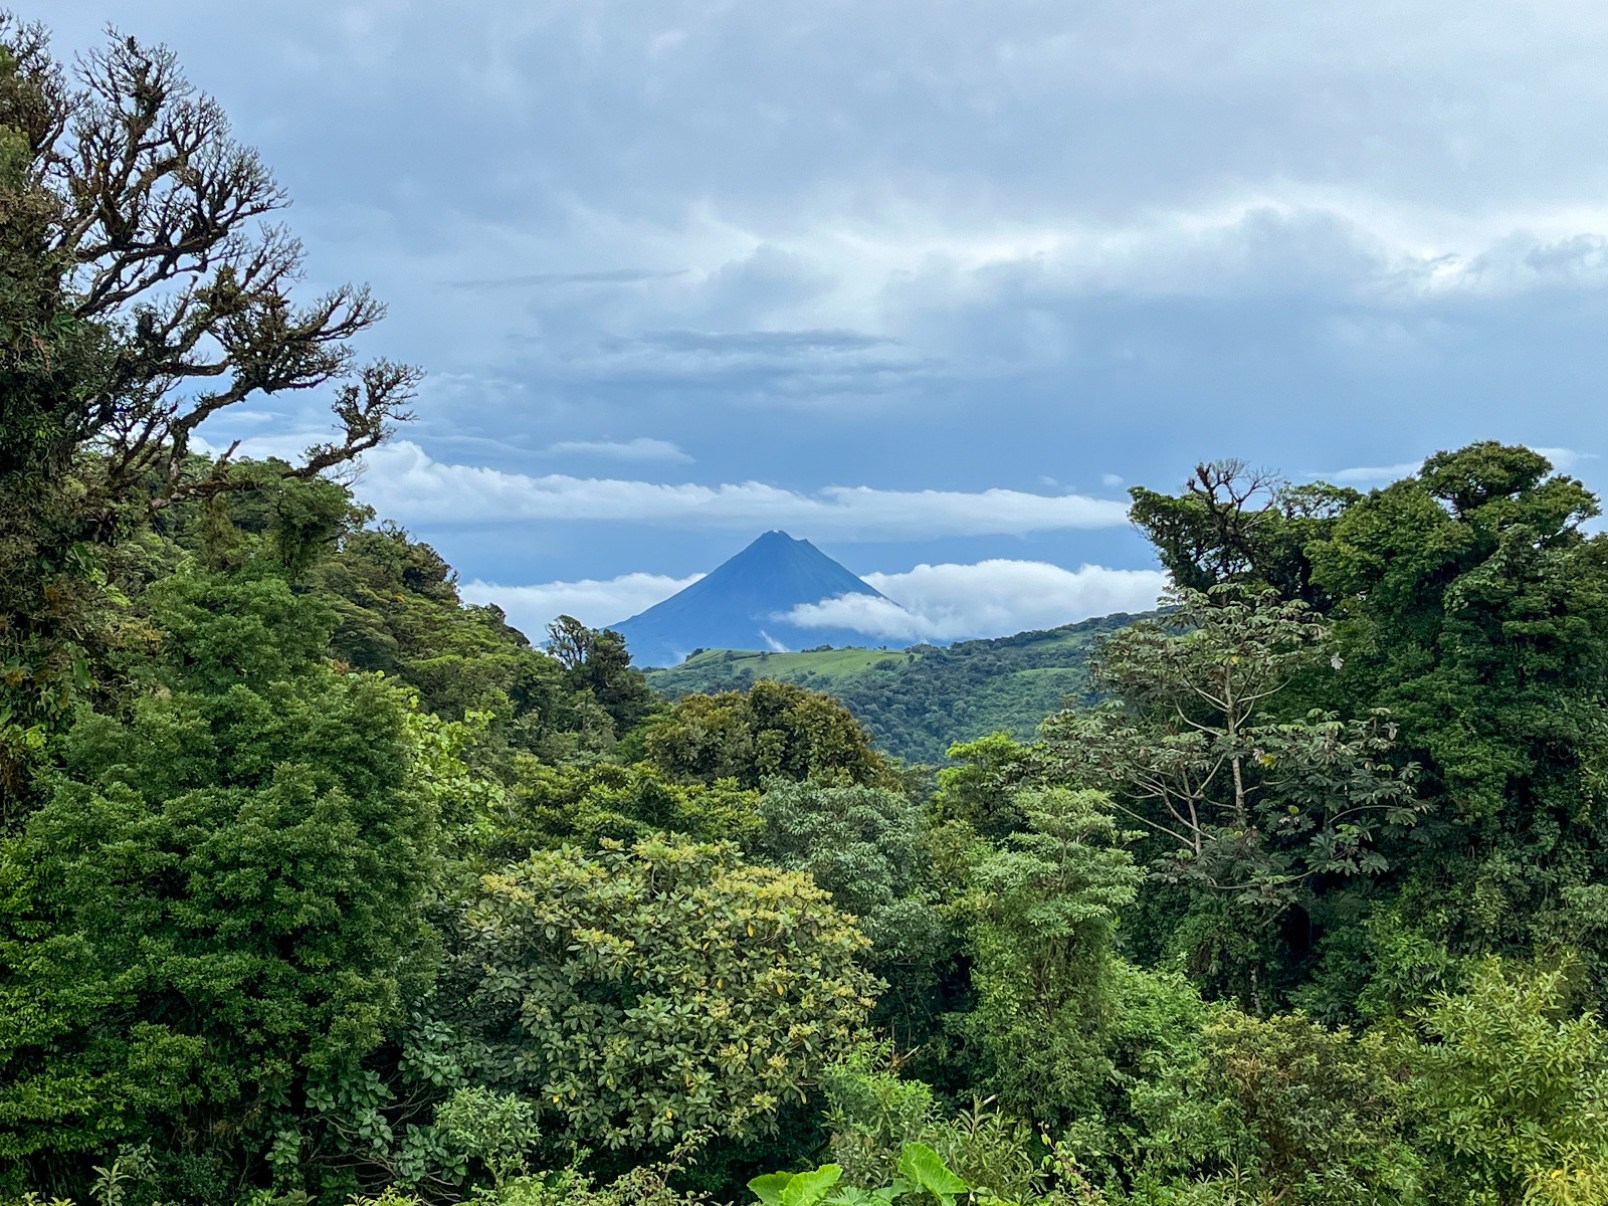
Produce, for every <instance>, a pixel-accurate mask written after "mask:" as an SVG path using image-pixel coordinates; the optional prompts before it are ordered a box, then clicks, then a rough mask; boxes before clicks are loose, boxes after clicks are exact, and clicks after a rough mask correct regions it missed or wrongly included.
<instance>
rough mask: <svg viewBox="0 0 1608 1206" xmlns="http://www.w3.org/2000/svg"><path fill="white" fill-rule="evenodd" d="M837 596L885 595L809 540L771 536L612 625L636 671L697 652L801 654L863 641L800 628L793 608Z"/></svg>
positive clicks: (840, 633)
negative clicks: (793, 620) (788, 617)
mask: <svg viewBox="0 0 1608 1206" xmlns="http://www.w3.org/2000/svg"><path fill="white" fill-rule="evenodd" d="M839 595H872V596H874V597H876V598H882V597H883V596H882V595H881V594H880V593H879V592H878V591H876V590H874V589H872V588H871V587H870V586H868V585H866V583H864V582H862V581H861V580H860V579H859V578H857V577H855V576H854V575H853V574H852V573H850V572H849V571H848V570H846V569H844V568H843V566H841V565H839V564H838V563H837V562H836V561H833V560H832V558H830V557H828V556H827V555H826V554H825V553H823V552H821V550H820V549H818V548H816V547H815V546H814V545H813V544H811V543H810V542H809V541H807V540H794V539H793V538H792V537H791V536H789V535H788V534H787V533H786V532H766V533H765V534H764V535H763V536H761V537H760V538H759V539H757V540H755V541H754V542H753V543H752V544H750V545H749V546H748V547H747V548H745V549H744V550H743V551H742V552H740V553H738V554H737V555H736V556H735V557H732V558H731V559H730V560H728V561H726V562H724V563H723V564H722V565H721V566H720V567H719V568H717V569H716V570H714V571H713V572H711V573H709V574H707V575H706V576H704V577H703V578H700V579H699V580H698V581H697V582H694V583H693V584H692V585H691V586H689V587H687V588H686V589H685V590H683V591H681V592H679V593H678V594H675V595H672V596H671V597H670V598H668V599H666V600H664V601H663V602H662V603H656V604H655V605H654V606H652V607H650V608H648V610H647V611H644V612H642V613H641V614H639V615H634V616H632V617H631V618H630V619H629V620H624V621H622V622H621V623H618V624H611V625H609V627H611V628H613V629H615V630H616V631H617V632H619V633H620V634H621V635H622V636H624V637H625V641H626V646H627V647H628V648H629V649H630V650H631V657H632V659H633V660H634V661H635V662H636V664H637V665H639V666H668V665H673V664H674V663H676V662H679V661H680V660H681V659H682V658H684V657H686V656H687V655H688V654H689V653H691V652H692V651H693V650H695V649H711V648H717V647H718V648H727V649H801V648H807V647H810V646H814V645H821V644H831V645H846V644H851V643H853V642H856V641H859V642H862V643H863V642H864V640H865V636H864V634H863V633H856V632H851V631H848V630H841V631H840V630H835V629H825V628H800V627H797V626H795V625H792V624H789V623H788V622H787V621H786V620H784V619H782V618H781V617H782V616H785V615H786V614H787V613H788V612H790V611H792V610H793V608H795V607H798V606H799V605H801V604H805V603H818V602H820V601H821V600H822V599H831V598H836V597H837V596H839Z"/></svg>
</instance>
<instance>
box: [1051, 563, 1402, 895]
mask: <svg viewBox="0 0 1608 1206" xmlns="http://www.w3.org/2000/svg"><path fill="white" fill-rule="evenodd" d="M1175 603H1176V610H1175V611H1173V612H1172V614H1170V615H1169V616H1168V617H1167V618H1166V619H1165V620H1158V621H1145V622H1141V623H1138V624H1135V625H1134V626H1133V627H1131V628H1129V629H1127V630H1125V631H1124V632H1121V633H1119V634H1117V635H1116V636H1114V637H1112V638H1111V640H1110V641H1109V643H1108V644H1107V646H1106V649H1105V652H1104V655H1103V658H1102V660H1101V662H1100V664H1099V666H1098V669H1097V678H1098V681H1099V682H1100V683H1101V684H1102V685H1103V686H1104V687H1105V688H1106V689H1107V690H1108V691H1110V692H1111V694H1112V695H1113V696H1114V697H1115V698H1113V699H1112V700H1111V701H1110V702H1109V703H1108V704H1106V705H1105V706H1103V707H1101V708H1098V709H1094V710H1091V711H1088V712H1081V713H1080V712H1064V713H1062V714H1061V715H1059V716H1057V717H1055V718H1053V719H1052V720H1051V721H1050V722H1049V724H1048V725H1047V727H1046V739H1047V742H1048V746H1049V749H1050V751H1051V754H1052V757H1054V758H1055V759H1056V760H1057V763H1058V765H1059V767H1060V768H1061V770H1062V771H1063V773H1065V774H1067V775H1069V776H1070V777H1072V778H1073V779H1075V780H1077V781H1080V782H1087V783H1089V784H1090V785H1091V786H1098V787H1100V788H1102V789H1106V790H1109V791H1111V792H1112V800H1113V804H1114V806H1115V807H1116V808H1117V810H1118V811H1119V812H1120V813H1121V814H1122V816H1124V817H1125V818H1126V819H1128V820H1131V821H1133V822H1136V823H1138V824H1139V825H1142V826H1144V827H1145V829H1146V830H1147V831H1148V833H1149V834H1150V835H1151V837H1152V838H1153V839H1156V844H1157V845H1158V847H1159V849H1161V850H1162V851H1164V853H1163V854H1162V855H1161V856H1160V858H1159V859H1158V860H1157V864H1156V865H1157V868H1158V870H1160V871H1161V872H1162V873H1163V874H1164V875H1165V876H1166V877H1167V878H1169V879H1171V880H1173V881H1175V882H1185V883H1192V884H1196V885H1199V886H1202V887H1205V888H1207V889H1209V890H1211V891H1212V892H1218V893H1234V894H1237V895H1239V896H1241V897H1242V898H1244V899H1246V900H1249V901H1254V902H1256V903H1257V904H1259V905H1263V906H1266V907H1268V908H1271V909H1273V910H1275V911H1277V910H1280V909H1283V908H1286V907H1288V906H1289V905H1290V904H1292V903H1294V902H1295V901H1296V900H1297V899H1298V898H1299V895H1300V893H1301V891H1302V890H1303V886H1304V885H1305V884H1306V883H1307V882H1308V881H1309V880H1311V879H1313V878H1314V877H1316V876H1320V875H1346V876H1349V875H1357V874H1371V873H1377V872H1379V871H1381V870H1383V869H1384V867H1385V863H1384V859H1383V857H1382V856H1381V855H1380V854H1379V853H1378V852H1377V851H1376V850H1375V849H1374V848H1373V846H1374V840H1375V836H1376V834H1377V832H1378V831H1379V830H1380V829H1382V828H1384V827H1386V826H1403V825H1410V824H1412V823H1413V821H1414V819H1415V817H1416V815H1417V810H1416V808H1415V806H1414V804H1413V800H1412V793H1411V789H1410V774H1408V773H1406V772H1397V771H1395V770H1393V769H1392V768H1391V767H1390V765H1389V764H1388V763H1387V762H1386V761H1385V759H1386V756H1387V755H1388V754H1389V752H1390V750H1391V749H1392V747H1393V744H1394V740H1395V728H1394V726H1393V725H1392V724H1390V722H1389V721H1388V720H1387V719H1386V718H1385V717H1384V716H1382V715H1374V716H1370V717H1368V718H1367V719H1364V720H1351V721H1342V720H1339V719H1338V718H1336V717H1335V716H1333V715H1325V714H1313V715H1309V716H1306V717H1302V718H1300V719H1298V720H1294V721H1279V720H1278V719H1277V718H1276V713H1275V712H1274V706H1275V705H1274V702H1273V701H1274V700H1275V698H1276V697H1277V696H1278V695H1279V694H1280V692H1282V691H1284V690H1285V688H1287V687H1288V686H1289V685H1290V683H1291V682H1292V680H1293V679H1294V678H1295V676H1296V675H1297V674H1299V673H1300V672H1301V671H1302V670H1303V669H1304V668H1306V667H1308V666H1310V665H1311V664H1312V663H1313V662H1314V661H1315V660H1317V659H1318V658H1320V657H1321V653H1322V648H1321V646H1322V642H1323V641H1324V640H1325V638H1326V635H1327V634H1326V630H1325V629H1324V627H1323V626H1322V625H1320V624H1318V623H1317V622H1316V621H1315V620H1314V618H1313V616H1312V615H1311V613H1310V611H1309V610H1308V609H1307V608H1306V607H1305V606H1304V605H1302V604H1300V603H1291V602H1284V601H1281V600H1279V599H1277V598H1276V597H1275V596H1273V595H1271V594H1270V593H1252V592H1247V591H1244V590H1240V589H1238V588H1235V587H1230V586H1219V587H1215V588H1213V590H1212V591H1211V593H1209V594H1202V593H1200V592H1194V591H1180V592H1178V594H1177V595H1176V596H1175Z"/></svg>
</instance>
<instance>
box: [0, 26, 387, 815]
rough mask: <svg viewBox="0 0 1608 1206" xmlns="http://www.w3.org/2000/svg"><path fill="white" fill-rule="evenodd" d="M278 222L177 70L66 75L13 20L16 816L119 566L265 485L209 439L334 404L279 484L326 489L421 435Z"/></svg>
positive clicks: (0, 414) (5, 703) (225, 131)
mask: <svg viewBox="0 0 1608 1206" xmlns="http://www.w3.org/2000/svg"><path fill="white" fill-rule="evenodd" d="M285 204H286V197H285V195H284V193H283V192H282V190H281V189H280V188H279V186H278V185H277V184H276V183H275V181H274V179H273V177H272V175H271V174H270V173H269V171H268V169H267V168H266V167H265V166H264V165H263V163H262V162H261V160H260V159H259V158H258V157H257V155H256V153H255V152H253V151H251V150H250V149H249V148H246V147H244V146H242V145H240V144H239V143H237V142H236V141H234V139H233V138H232V137H231V136H230V133H229V124H228V120H227V118H226V117H225V115H224V113H223V111H222V109H221V108H220V107H219V106H218V105H217V103H216V102H215V101H213V100H212V99H210V98H209V97H207V96H205V95H202V94H199V93H197V92H196V91H195V90H194V88H193V87H192V86H191V85H190V84H189V82H188V81H187V80H186V79H185V77H184V75H183V73H182V72H181V71H180V69H179V67H178V64H177V62H176V60H175V59H174V56H173V55H172V53H171V52H169V51H168V50H166V49H164V48H161V47H147V46H144V45H142V44H141V43H140V42H138V41H137V40H136V39H134V38H124V37H120V36H114V37H112V38H111V39H110V40H109V41H108V43H107V45H106V46H105V47H104V48H102V49H100V50H98V51H94V52H91V53H90V54H88V55H87V56H85V57H84V58H83V59H82V60H81V61H80V63H79V65H78V67H77V69H76V71H75V72H73V73H72V74H71V75H69V73H67V72H65V71H64V70H63V69H62V67H61V66H60V64H59V63H58V62H57V61H56V60H55V58H54V57H53V56H52V54H51V51H50V47H49V41H48V37H47V35H46V33H45V31H44V30H43V28H42V27H40V26H38V25H29V24H25V23H23V22H21V21H19V20H18V19H17V18H16V17H15V16H14V15H13V14H11V13H10V12H6V11H0V264H3V265H4V266H3V267H0V395H3V396H4V398H5V406H4V408H3V409H0V666H3V667H4V674H3V675H0V808H7V807H9V808H10V809H11V810H12V811H17V809H16V808H15V804H16V802H17V801H19V800H20V799H21V797H22V796H23V795H25V794H26V791H27V784H28V782H29V780H30V778H31V775H32V771H33V769H34V768H35V767H36V763H37V761H38V759H37V754H38V751H39V750H40V749H41V748H42V745H43V742H44V741H45V740H46V739H47V738H48V737H49V736H50V735H51V734H52V733H54V732H58V731H59V730H60V729H61V727H62V726H63V725H64V724H66V723H68V721H69V720H70V714H71V710H72V703H73V700H74V699H75V698H76V697H77V696H79V695H81V694H82V693H83V692H84V691H86V690H87V689H89V688H90V686H91V683H92V674H91V669H90V667H91V664H92V663H95V662H98V661H99V660H100V659H101V658H102V657H103V656H104V655H105V653H106V646H108V645H109V644H111V643H112V642H114V641H115V639H116V633H115V625H113V624H112V623H111V622H110V620H109V619H108V618H107V616H106V615H105V614H104V612H105V610H106V609H105V608H103V607H102V606H101V605H102V604H103V603H111V604H115V603H116V600H117V598H118V592H117V590H116V586H117V583H116V578H117V566H116V564H115V559H113V558H111V557H110V556H109V550H110V547H111V546H112V545H113V544H114V543H115V542H116V541H117V540H118V539H119V538H120V537H122V536H124V535H126V534H127V533H128V532H129V531H132V530H137V529H138V528H140V527H142V526H143V525H144V524H146V523H147V522H149V520H150V518H151V516H152V515H154V514H156V513H158V512H160V511H161V510H163V509H165V508H167V507H169V506H171V505H173V504H174V503H176V502H178V501H180V500H182V499H185V498H193V497H206V496H210V495H214V494H216V493H218V492H221V491H225V490H233V489H242V488H247V487H248V486H249V485H250V484H251V483H250V482H248V481H247V479H245V478H242V477H237V476H236V475H235V474H234V473H233V472H232V453H233V451H234V449H233V448H232V447H231V448H230V449H228V450H226V451H225V452H224V453H223V454H222V455H221V456H219V457H216V458H211V459H209V458H207V457H202V456H197V455H194V448H195V445H196V438H197V435H198V432H199V429H200V428H201V426H202V424H204V423H205V422H207V421H208V420H209V419H211V418H212V417H214V416H216V415H218V414H220V413H222V412H224V411H226V410H228V409H229V408H231V407H234V406H237V405H239V404H241V403H245V402H249V401H251V400H252V399H255V398H259V397H262V396H265V395H271V394H275V393H281V392H285V391H302V390H311V389H318V388H322V387H326V386H328V387H330V388H332V390H333V399H332V402H331V410H332V413H333V415H334V419H335V429H336V430H335V433H334V436H333V438H332V439H331V440H329V441H326V442H323V443H320V444H317V445H316V446H314V447H313V448H310V449H308V451H307V453H306V455H305V456H304V457H303V458H302V459H301V461H300V462H299V463H297V464H294V465H293V464H289V463H281V465H280V469H279V471H280V472H281V473H283V474H285V475H288V476H293V477H300V478H311V477H314V476H316V475H317V474H319V473H322V472H324V471H325V470H328V469H331V468H334V467H337V466H339V465H342V464H344V463H346V462H348V461H350V460H351V459H352V458H353V457H355V456H357V455H359V454H361V453H362V452H364V451H365V450H367V449H369V448H372V447H374V445H375V444H377V443H378V442H379V441H380V440H382V439H383V438H385V436H386V435H387V433H388V432H389V431H390V429H391V426H392V424H393V423H394V422H395V421H396V420H398V419H401V418H405V417H406V412H405V409H404V408H405V406H406V404H407V402H408V400H409V398H410V397H411V395H412V392H413V389H414V387H415V385H416V383H417V381H418V380H419V374H418V372H417V370H415V369H414V368H412V367H409V366H407V365H401V364H394V363H391V362H388V361H383V360H381V361H375V362H372V363H369V364H366V365H361V366H359V365H358V364H357V362H356V360H355V357H354V353H353V351H352V340H353V338H354V337H355V336H357V335H359V334H360V333H361V332H363V331H364V330H366V329H367V328H369V327H370V326H372V325H373V324H374V323H375V322H376V321H377V320H378V319H379V318H380V317H381V315H382V314H383V307H382V306H380V304H379V303H378V302H377V301H375V300H374V298H373V297H372V296H371V295H370V294H369V292H368V290H367V289H366V288H362V287H353V286H339V287H337V288H335V289H334V290H332V291H330V292H329V293H327V294H325V295H323V296H321V297H315V298H300V297H299V296H298V292H297V288H296V287H297V284H298V282H299V281H300V279H301V277H302V275H303V267H304V257H303V252H302V248H301V245H300V244H299V243H297V242H296V240H295V239H294V238H293V237H292V236H291V235H290V234H289V233H288V232H287V231H286V230H285V228H284V227H282V226H280V225H278V224H276V223H274V222H273V220H272V218H273V215H274V214H275V212H276V211H278V210H279V209H281V208H283V207H284V206H285Z"/></svg>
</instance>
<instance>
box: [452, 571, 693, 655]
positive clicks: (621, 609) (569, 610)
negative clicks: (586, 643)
mask: <svg viewBox="0 0 1608 1206" xmlns="http://www.w3.org/2000/svg"><path fill="white" fill-rule="evenodd" d="M702 577H703V575H702V574H693V575H691V576H690V577H687V578H672V577H670V576H669V575H667V574H641V573H638V574H621V575H620V576H619V577H618V578H605V579H596V578H582V579H580V580H579V581H576V582H544V583H542V584H540V585H538V586H499V585H497V584H496V583H494V582H482V581H480V580H479V579H478V578H477V579H476V580H475V581H473V582H470V583H468V584H467V585H465V586H461V587H459V592H458V593H459V594H461V595H462V596H463V597H464V599H465V600H466V601H467V602H470V603H495V604H496V605H497V606H498V607H500V608H502V609H503V611H505V612H507V613H508V622H509V623H510V624H512V625H513V626H514V627H515V628H517V629H519V630H520V631H521V632H523V633H524V634H525V635H526V636H528V637H530V638H531V639H532V640H539V639H541V637H542V634H543V631H544V630H545V629H546V627H547V625H548V624H549V623H550V622H551V621H552V620H554V619H555V618H557V617H558V616H561V615H563V616H574V617H575V618H576V619H577V620H579V621H580V622H581V623H583V624H585V625H587V626H588V627H592V628H597V627H601V626H602V625H604V624H615V623H618V622H619V621H620V620H622V619H624V618H625V617H626V616H634V615H636V614H637V613H638V612H640V611H646V610H647V609H648V608H650V607H652V606H653V605H654V604H655V603H658V602H661V601H662V600H665V599H668V598H669V597H670V596H671V595H673V594H675V593H676V592H677V591H681V590H685V589H686V588H687V587H689V586H691V585H692V584H693V583H694V582H696V581H698V579H699V578H702Z"/></svg>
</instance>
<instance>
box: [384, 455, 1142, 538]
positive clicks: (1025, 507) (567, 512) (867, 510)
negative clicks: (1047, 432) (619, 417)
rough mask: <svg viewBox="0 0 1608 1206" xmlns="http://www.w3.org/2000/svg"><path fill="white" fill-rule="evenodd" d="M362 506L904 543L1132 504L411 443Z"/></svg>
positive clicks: (428, 518) (1069, 522)
mask: <svg viewBox="0 0 1608 1206" xmlns="http://www.w3.org/2000/svg"><path fill="white" fill-rule="evenodd" d="M356 490H357V493H358V496H359V497H360V498H362V499H363V501H364V502H367V503H369V504H370V505H372V506H374V507H375V508H376V509H377V510H378V511H379V512H380V514H382V515H385V516H388V517H390V518H393V519H397V520H399V521H401V522H403V523H429V522H433V523H517V522H521V521H527V520H533V519H541V520H616V521H619V520H625V521H631V522H637V523H654V524H670V525H679V526H682V527H705V528H708V527H714V528H736V529H755V530H764V529H767V528H777V527H784V528H791V529H793V530H795V531H796V532H798V533H799V534H802V535H806V536H812V537H823V538H825V537H836V538H840V539H849V538H852V539H861V540H906V539H917V538H930V537H939V536H987V535H1007V534H1013V535H1020V534H1025V533H1028V532H1043V531H1056V530H1065V529H1089V528H1111V527H1121V526H1123V525H1125V524H1126V523H1127V521H1128V519H1127V504H1126V503H1124V502H1118V501H1115V500H1112V499H1103V498H1091V497H1089V496H1087V495H1082V494H1059V495H1051V494H1031V493H1027V492H1024V491H1020V490H1001V489H995V490H981V491H975V492H968V491H959V490H882V489H877V488H875V487H872V486H827V487H825V488H823V489H821V490H818V491H816V492H815V493H813V494H805V493H800V492H798V491H794V490H787V489H783V488H781V487H779V486H772V485H767V484H766V483H763V482H738V483H727V484H722V485H714V486H709V485H700V484H694V483H681V484H664V483H659V482H646V481H632V480H624V479H619V478H583V477H572V476H569V475H566V474H556V473H554V474H546V475H544V476H540V477H536V476H531V475H529V474H523V473H509V472H505V471H502V470H498V469H490V468H486V467H483V466H474V465H452V464H444V463H442V462H440V461H437V460H435V459H433V458H432V457H431V456H430V455H429V454H428V453H426V452H425V451H424V449H422V448H420V447H419V446H418V445H417V444H414V443H411V442H409V441H406V440H401V441H394V442H392V443H389V444H384V445H381V446H380V447H379V448H377V449H375V450H374V451H373V452H371V453H368V454H367V455H366V456H365V458H364V472H363V474H362V475H361V476H360V477H359V479H358V481H357V485H356Z"/></svg>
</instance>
